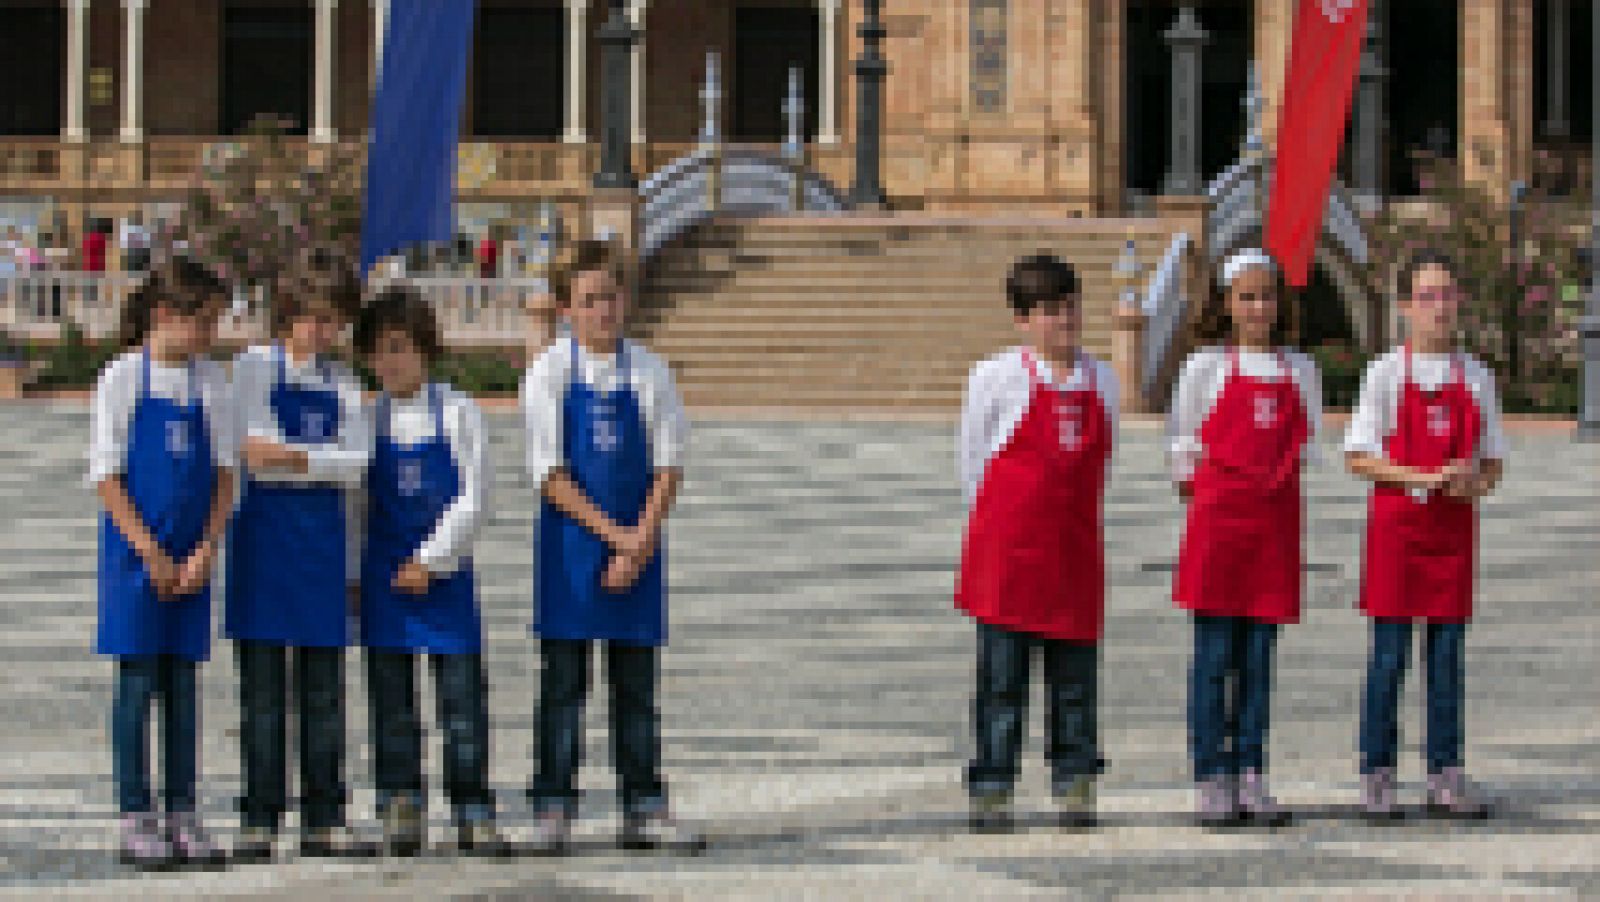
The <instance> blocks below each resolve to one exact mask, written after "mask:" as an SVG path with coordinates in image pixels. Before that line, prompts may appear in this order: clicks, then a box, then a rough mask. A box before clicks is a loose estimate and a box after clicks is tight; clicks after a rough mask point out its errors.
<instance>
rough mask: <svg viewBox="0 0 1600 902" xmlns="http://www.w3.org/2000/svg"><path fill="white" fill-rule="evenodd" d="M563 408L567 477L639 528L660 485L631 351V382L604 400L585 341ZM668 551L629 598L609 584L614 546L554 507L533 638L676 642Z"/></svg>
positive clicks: (544, 517) (624, 377)
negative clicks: (589, 380)
mask: <svg viewBox="0 0 1600 902" xmlns="http://www.w3.org/2000/svg"><path fill="white" fill-rule="evenodd" d="M568 343H569V345H570V346H571V349H572V355H571V356H572V365H571V369H570V371H569V374H568V377H567V388H566V393H565V395H564V396H563V397H562V401H561V423H562V432H561V444H562V454H563V456H564V458H565V460H566V470H567V474H568V475H569V476H571V477H572V480H573V482H575V483H577V485H578V488H580V489H582V490H583V493H584V494H585V495H586V496H588V498H589V499H590V500H591V501H593V502H594V503H595V505H596V506H598V507H599V508H600V509H601V510H603V511H605V512H606V515H607V516H609V517H610V518H611V519H612V520H614V521H616V522H617V523H619V524H621V525H623V526H633V525H635V524H636V523H638V522H639V516H640V514H642V513H643V512H644V505H645V501H646V500H647V499H648V498H649V495H650V485H651V482H652V480H653V479H654V477H655V473H654V467H653V466H652V464H651V456H650V439H649V436H648V435H647V433H646V431H645V424H644V416H643V413H642V411H641V410H640V407H639V399H638V398H637V397H635V395H634V393H633V389H632V388H631V387H630V386H629V384H628V358H627V349H626V347H625V346H620V344H619V347H618V350H617V356H618V361H617V363H618V366H619V367H621V370H622V373H621V382H620V386H619V387H618V388H617V390H616V391H613V392H610V393H606V394H602V393H600V392H599V391H597V390H595V389H594V388H591V387H590V386H588V385H586V384H584V382H583V380H582V379H581V378H579V373H578V370H579V366H578V347H577V342H576V341H574V340H573V339H571V338H569V339H568ZM665 558H666V551H665V544H664V543H663V544H662V545H660V546H658V547H657V549H656V554H655V556H654V557H653V558H651V560H650V562H649V563H648V564H646V565H645V567H644V569H643V570H642V571H641V572H640V574H639V579H638V581H637V582H635V583H634V584H633V585H632V586H631V587H629V588H628V589H626V590H624V591H621V592H611V591H608V590H606V589H605V588H603V587H602V586H601V585H600V579H601V577H602V576H603V575H604V574H605V570H606V566H607V565H608V564H609V563H610V561H611V550H610V548H609V547H607V545H606V543H605V541H604V540H602V539H601V538H599V537H598V536H596V535H594V534H593V533H591V532H589V530H588V529H586V528H584V526H583V525H582V524H580V523H579V522H578V521H576V520H574V519H572V518H571V517H569V516H567V515H566V514H564V513H562V512H561V511H560V510H559V509H558V508H557V507H556V506H555V505H553V504H551V503H550V502H549V501H548V500H546V499H542V498H541V501H540V507H539V538H538V553H537V555H536V560H537V562H538V569H537V571H536V572H535V573H534V617H533V630H534V632H536V633H538V634H539V635H540V636H541V637H543V638H546V639H611V640H615V641H618V642H623V643H627V644H630V645H661V644H663V643H664V642H665V641H666V633H667V624H666V586H665V584H664V580H663V572H664V562H665Z"/></svg>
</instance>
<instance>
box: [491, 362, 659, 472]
mask: <svg viewBox="0 0 1600 902" xmlns="http://www.w3.org/2000/svg"><path fill="white" fill-rule="evenodd" d="M625 345H626V353H627V355H628V385H629V386H631V387H632V388H633V392H634V394H635V396H636V397H637V398H638V399H639V408H640V414H641V416H642V417H643V418H644V428H645V432H646V433H647V434H648V435H649V437H650V454H651V457H652V460H651V465H652V466H653V467H655V469H656V470H658V471H660V470H667V469H674V468H681V467H682V466H683V461H684V456H685V452H686V451H687V450H688V443H689V415H688V413H687V411H685V410H684V406H683V398H682V397H680V396H679V394H678V387H677V384H676V382H675V381H674V380H673V378H672V370H671V369H670V368H669V367H668V366H667V363H666V361H665V360H662V359H661V358H660V357H658V356H656V355H655V354H654V353H652V352H651V351H650V350H649V349H647V348H645V347H644V346H643V345H640V344H636V343H634V342H631V341H629V342H626V343H625ZM574 348H576V349H577V366H578V370H577V375H578V380H579V381H580V382H582V383H584V384H585V385H588V386H589V387H590V388H593V389H595V390H597V391H600V392H611V391H615V390H616V389H617V388H618V387H619V386H620V385H621V379H622V370H621V367H619V366H618V361H617V355H616V354H595V353H593V352H590V351H588V350H585V349H584V348H583V346H582V345H578V344H576V343H574V342H571V341H568V340H566V339H561V340H558V341H555V342H553V343H552V344H551V345H550V346H549V347H548V348H546V349H545V351H544V353H542V354H540V355H539V357H538V359H536V360H534V362H533V364H532V365H530V366H529V367H528V370H527V372H526V373H524V374H523V376H522V389H521V404H522V416H523V425H524V427H525V429H526V431H527V465H528V473H529V474H530V475H531V476H532V477H533V487H534V492H535V493H541V492H543V491H544V481H545V479H546V478H548V477H549V475H550V473H551V471H553V470H555V469H557V468H559V467H563V466H566V464H567V461H566V456H565V454H564V453H563V451H562V438H563V436H562V422H561V421H562V415H561V413H562V411H561V407H562V399H563V398H565V397H566V391H567V379H568V375H569V374H570V373H572V372H573V369H572V367H573V359H572V350H573V349H574Z"/></svg>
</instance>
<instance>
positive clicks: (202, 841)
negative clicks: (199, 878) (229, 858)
mask: <svg viewBox="0 0 1600 902" xmlns="http://www.w3.org/2000/svg"><path fill="white" fill-rule="evenodd" d="M167 838H168V840H169V841H170V842H171V843H172V851H173V854H174V855H175V856H176V857H177V859H178V860H179V861H181V862H182V863H184V864H187V865H198V866H201V867H210V866H214V865H219V864H222V863H223V860H224V858H225V856H224V855H223V853H222V849H221V848H220V847H219V846H218V845H217V844H216V843H214V842H212V841H211V837H209V836H207V835H206V831H205V828H204V827H202V826H201V825H200V816H199V815H197V814H195V813H194V812H192V811H180V812H175V813H172V814H168V815H167Z"/></svg>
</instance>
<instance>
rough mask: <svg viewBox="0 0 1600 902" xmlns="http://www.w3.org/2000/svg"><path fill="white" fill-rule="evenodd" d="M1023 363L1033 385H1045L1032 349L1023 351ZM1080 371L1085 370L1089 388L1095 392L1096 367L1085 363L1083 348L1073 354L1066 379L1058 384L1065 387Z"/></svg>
mask: <svg viewBox="0 0 1600 902" xmlns="http://www.w3.org/2000/svg"><path fill="white" fill-rule="evenodd" d="M1022 362H1023V364H1024V365H1025V366H1026V367H1027V368H1028V376H1029V378H1031V379H1032V380H1033V383H1034V384H1035V385H1044V384H1045V382H1044V378H1043V377H1042V376H1040V375H1039V363H1038V360H1037V359H1036V358H1035V357H1034V356H1033V349H1032V348H1023V349H1022ZM1079 370H1083V374H1084V379H1085V380H1086V381H1087V382H1088V388H1089V390H1091V391H1093V390H1094V388H1095V375H1094V367H1092V366H1088V365H1087V363H1086V362H1085V361H1084V358H1083V349H1082V348H1079V349H1077V351H1076V353H1074V354H1073V356H1072V366H1071V367H1070V368H1068V370H1067V375H1066V378H1065V379H1060V380H1058V384H1059V385H1061V386H1062V387H1065V386H1066V384H1067V383H1068V382H1071V381H1072V374H1073V373H1076V372H1078V371H1079ZM1047 387H1049V386H1047Z"/></svg>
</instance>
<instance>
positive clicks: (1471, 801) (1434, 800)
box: [1428, 767, 1490, 820]
mask: <svg viewBox="0 0 1600 902" xmlns="http://www.w3.org/2000/svg"><path fill="white" fill-rule="evenodd" d="M1489 812H1490V805H1489V803H1488V802H1486V801H1484V800H1483V799H1481V798H1479V797H1478V795H1477V794H1476V793H1475V792H1473V791H1472V787H1471V785H1469V783H1468V782H1467V775H1466V774H1464V773H1462V771H1461V768H1459V767H1447V768H1445V769H1444V770H1441V771H1440V772H1438V773H1436V774H1429V775H1428V813H1429V814H1431V815H1433V816H1434V817H1448V818H1459V819H1464V820H1478V819H1481V818H1486V817H1488V816H1489Z"/></svg>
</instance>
